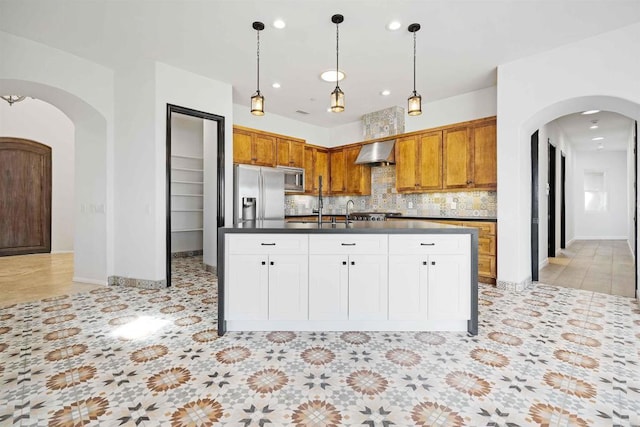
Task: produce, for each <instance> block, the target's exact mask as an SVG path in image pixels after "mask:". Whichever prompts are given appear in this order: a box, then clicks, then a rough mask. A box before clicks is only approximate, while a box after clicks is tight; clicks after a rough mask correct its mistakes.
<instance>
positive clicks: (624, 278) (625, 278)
mask: <svg viewBox="0 0 640 427" xmlns="http://www.w3.org/2000/svg"><path fill="white" fill-rule="evenodd" d="M539 279H540V280H539V281H540V282H541V283H546V284H550V285H557V286H563V287H567V288H574V289H582V290H585V291H593V292H601V293H605V294H610V295H619V296H624V297H631V298H633V297H634V295H635V283H634V262H633V256H632V255H631V251H630V250H629V246H628V245H627V242H626V241H625V240H578V241H574V242H572V243H571V244H570V246H569V247H568V248H566V249H562V250H561V254H560V255H559V256H557V257H555V258H549V264H547V265H546V266H545V267H544V268H542V269H540V276H539Z"/></svg>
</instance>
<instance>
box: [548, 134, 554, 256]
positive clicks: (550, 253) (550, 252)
mask: <svg viewBox="0 0 640 427" xmlns="http://www.w3.org/2000/svg"><path fill="white" fill-rule="evenodd" d="M547 147H548V157H549V163H548V164H549V170H548V176H549V180H548V182H549V194H548V197H547V200H548V203H547V256H548V257H552V258H553V257H555V256H556V147H555V146H554V145H551V140H549V139H547Z"/></svg>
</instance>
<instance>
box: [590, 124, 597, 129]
mask: <svg viewBox="0 0 640 427" xmlns="http://www.w3.org/2000/svg"><path fill="white" fill-rule="evenodd" d="M589 129H598V125H591V126H589Z"/></svg>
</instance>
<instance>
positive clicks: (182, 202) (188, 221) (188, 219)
mask: <svg viewBox="0 0 640 427" xmlns="http://www.w3.org/2000/svg"><path fill="white" fill-rule="evenodd" d="M174 146H175V145H174ZM178 147H179V145H178ZM178 147H176V148H178ZM172 151H173V150H172ZM176 151H177V150H176ZM203 190H204V168H203V158H202V157H201V156H192V155H185V154H177V153H175V152H174V153H172V155H171V233H172V234H173V235H174V239H172V243H173V241H176V239H177V240H178V241H181V242H187V241H190V240H191V239H196V240H197V241H201V237H197V234H198V233H199V234H200V236H201V234H202V231H203V212H204V209H203V206H204V204H203V201H204V191H203ZM186 234H194V236H193V237H191V238H190V237H188V236H186ZM182 235H184V237H180V236H182ZM185 239H187V240H185ZM176 243H177V241H176ZM200 245H201V244H200ZM172 246H174V245H173V244H172ZM179 246H181V247H182V246H183V245H182V244H179ZM188 246H192V244H188Z"/></svg>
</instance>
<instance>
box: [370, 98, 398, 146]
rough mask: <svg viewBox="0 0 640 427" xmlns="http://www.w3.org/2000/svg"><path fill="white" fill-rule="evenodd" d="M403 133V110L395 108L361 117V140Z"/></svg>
mask: <svg viewBox="0 0 640 427" xmlns="http://www.w3.org/2000/svg"><path fill="white" fill-rule="evenodd" d="M400 133H404V108H402V107H399V106H395V107H390V108H386V109H384V110H380V111H375V112H373V113H367V114H364V115H363V116H362V138H363V139H364V140H365V141H366V140H368V139H376V138H383V137H385V136H390V135H397V134H400Z"/></svg>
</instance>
